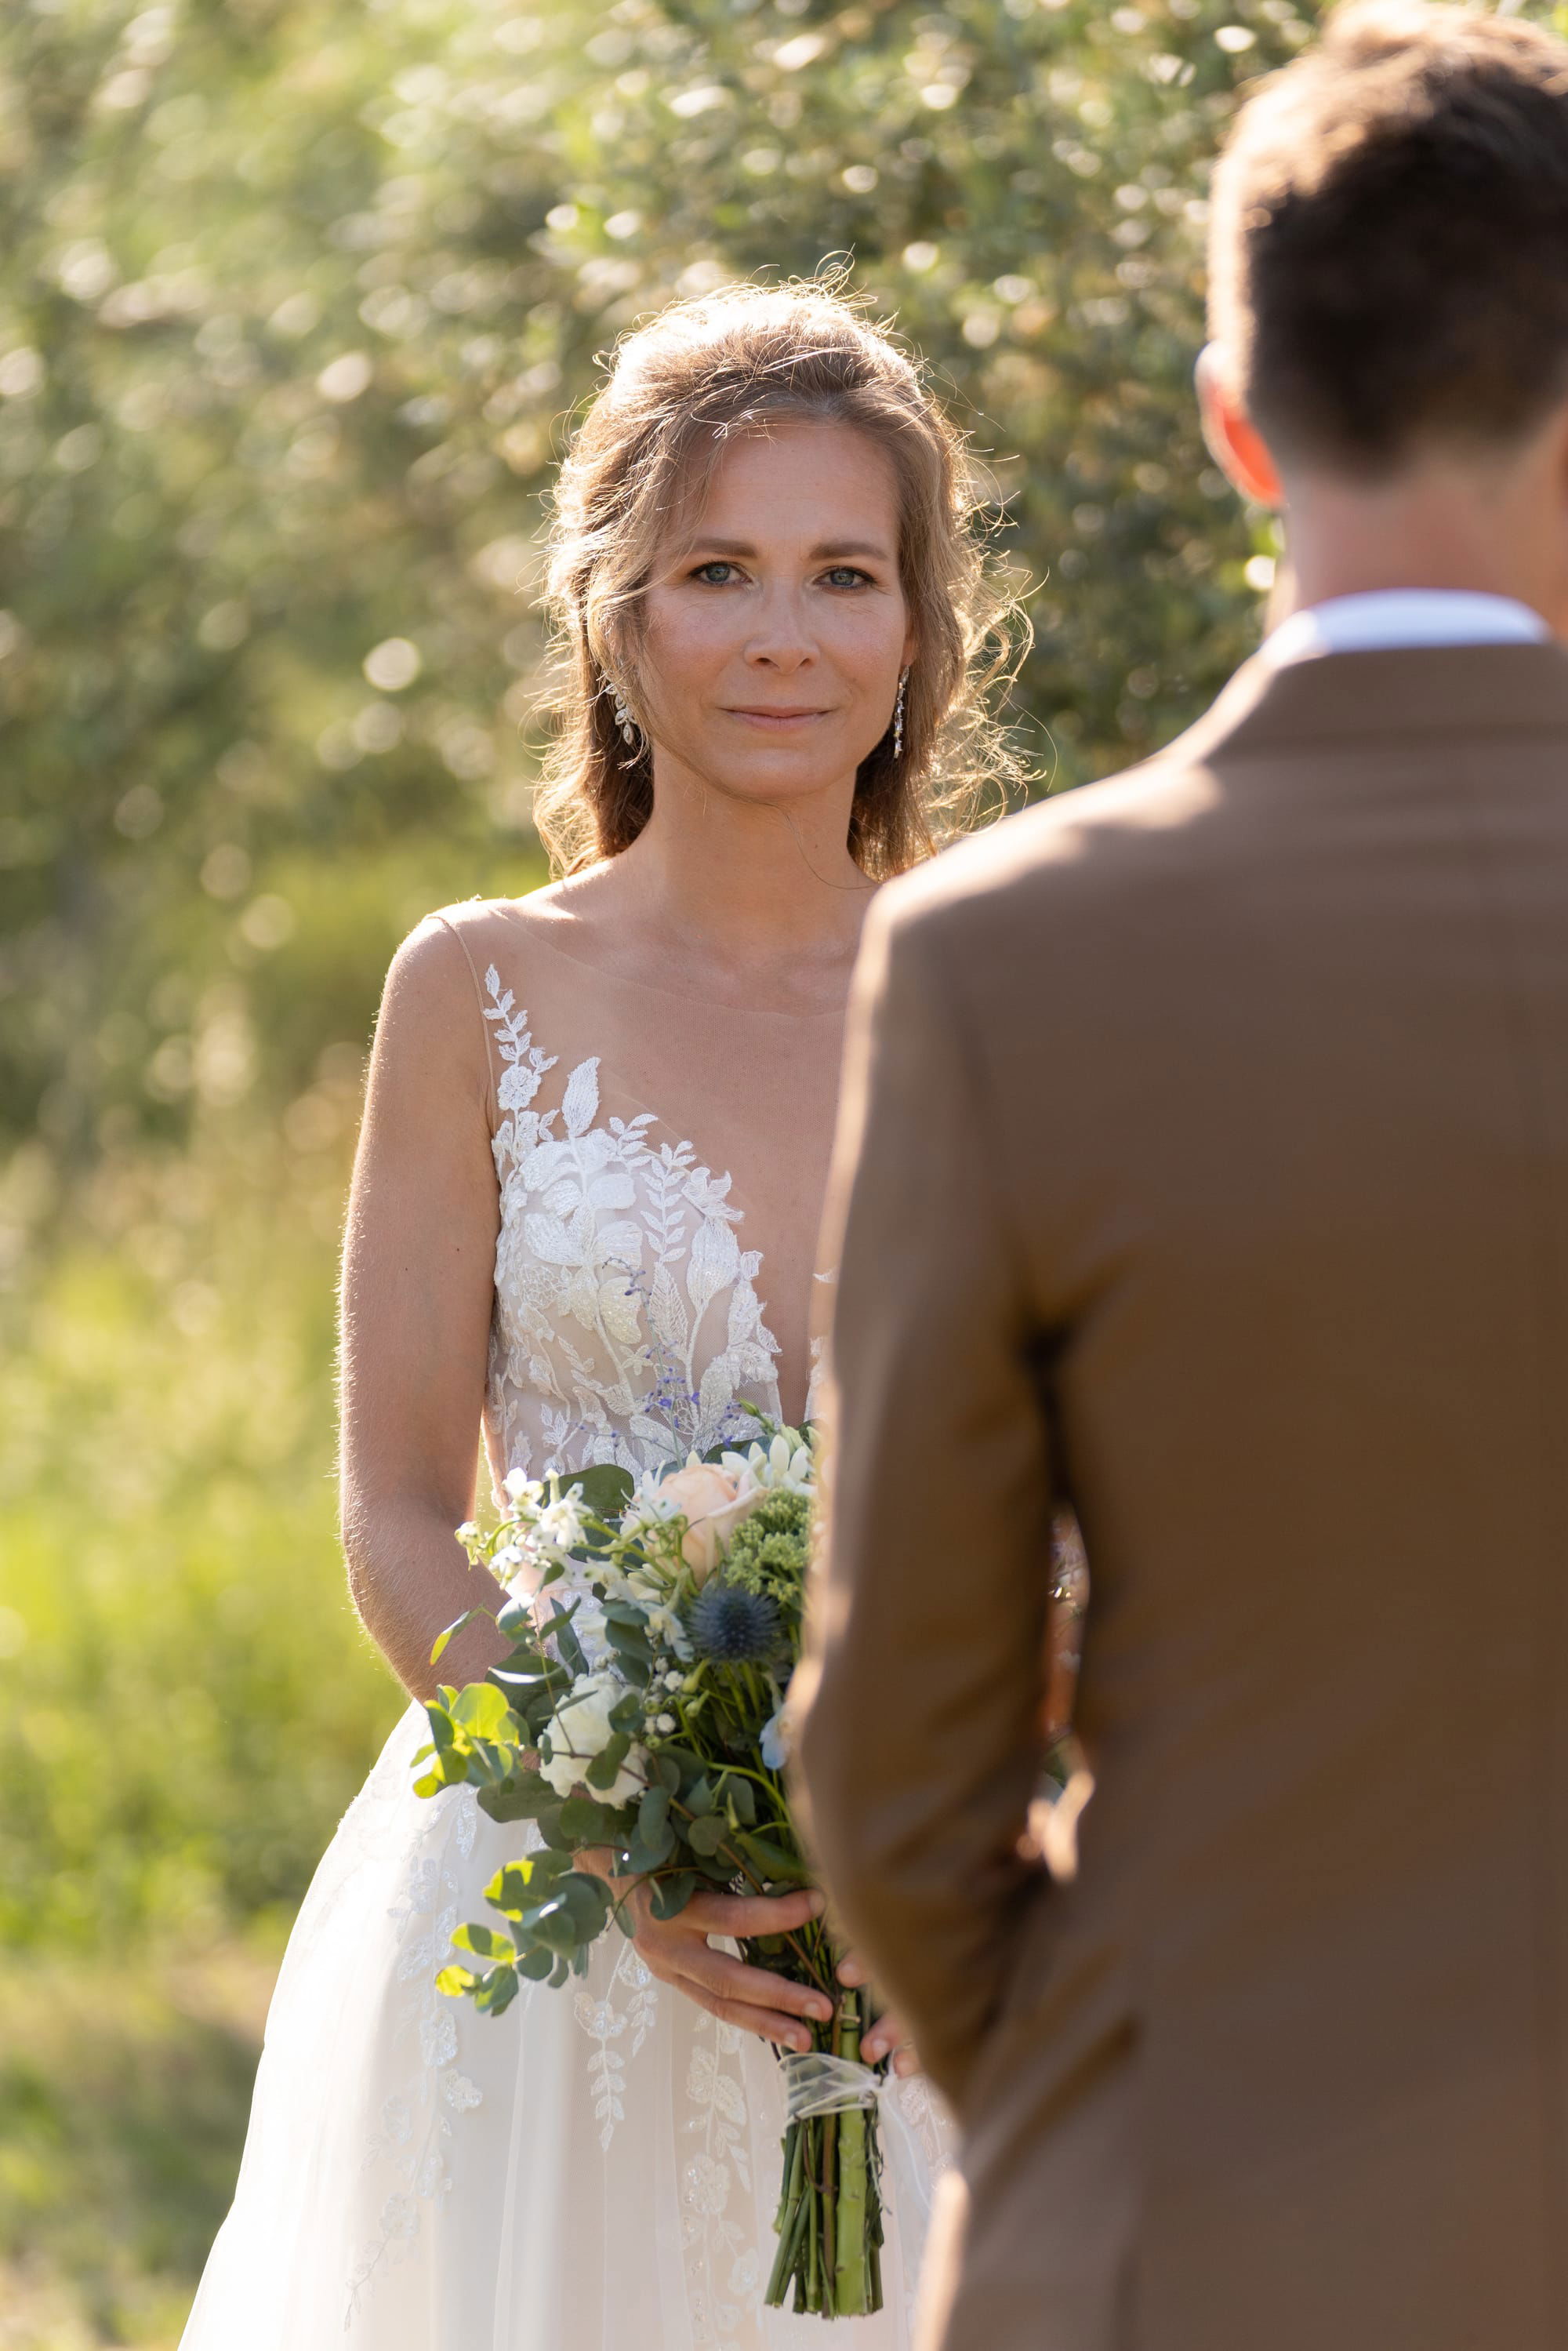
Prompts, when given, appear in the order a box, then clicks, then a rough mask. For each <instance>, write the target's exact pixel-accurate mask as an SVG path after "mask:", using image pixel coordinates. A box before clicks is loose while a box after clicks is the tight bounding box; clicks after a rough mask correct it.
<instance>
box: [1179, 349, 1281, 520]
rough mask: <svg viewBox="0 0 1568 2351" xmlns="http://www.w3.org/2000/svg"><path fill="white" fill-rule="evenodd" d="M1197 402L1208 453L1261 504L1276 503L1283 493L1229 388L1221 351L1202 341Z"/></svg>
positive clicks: (1253, 429) (1265, 449) (1266, 450)
mask: <svg viewBox="0 0 1568 2351" xmlns="http://www.w3.org/2000/svg"><path fill="white" fill-rule="evenodd" d="M1197 404H1198V409H1199V411H1200V413H1201V414H1202V417H1203V437H1204V439H1205V440H1206V441H1207V444H1208V451H1209V455H1210V456H1212V458H1213V459H1214V462H1215V464H1216V465H1218V467H1219V469H1220V471H1221V473H1222V474H1223V475H1225V477H1226V479H1227V481H1228V482H1229V483H1231V484H1232V486H1234V487H1235V488H1236V489H1238V490H1239V491H1240V493H1241V495H1242V496H1243V497H1244V498H1251V499H1252V500H1253V501H1254V503H1255V504H1256V505H1258V506H1260V507H1281V506H1283V504H1284V502H1285V494H1284V491H1283V490H1282V489H1281V486H1280V475H1279V473H1278V470H1277V468H1276V466H1275V464H1274V460H1273V458H1272V457H1271V456H1270V453H1269V446H1268V444H1267V443H1266V442H1265V440H1264V438H1263V436H1262V434H1260V432H1259V430H1258V427H1257V426H1256V425H1255V424H1254V423H1253V422H1252V419H1251V418H1250V417H1249V415H1248V413H1247V411H1246V409H1245V408H1244V407H1243V406H1242V404H1241V402H1240V401H1239V399H1238V398H1237V396H1236V394H1235V392H1232V390H1231V388H1230V379H1229V373H1228V368H1227V365H1226V355H1225V353H1224V352H1223V351H1222V350H1220V348H1219V346H1218V343H1207V344H1206V345H1205V346H1204V348H1203V350H1201V351H1199V353H1198V355H1197Z"/></svg>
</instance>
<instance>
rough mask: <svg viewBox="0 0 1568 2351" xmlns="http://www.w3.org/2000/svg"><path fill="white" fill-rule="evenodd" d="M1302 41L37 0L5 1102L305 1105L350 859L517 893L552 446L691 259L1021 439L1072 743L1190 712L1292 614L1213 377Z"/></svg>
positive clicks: (16, 597) (16, 6)
mask: <svg viewBox="0 0 1568 2351" xmlns="http://www.w3.org/2000/svg"><path fill="white" fill-rule="evenodd" d="M1307 29H1308V27H1307V24H1306V21H1305V20H1304V19H1303V17H1302V16H1300V15H1299V14H1298V13H1296V11H1295V9H1294V7H1293V6H1292V5H1291V0H1246V5H1244V6H1233V5H1230V0H1147V5H1125V6H1122V7H1117V8H1114V9H1113V10H1111V11H1110V12H1109V13H1107V12H1105V11H1104V10H1103V8H1102V7H1101V6H1100V5H1097V0H1096V4H1095V5H1091V0H1062V5H1046V0H949V5H947V6H946V7H944V8H934V7H927V6H920V5H909V0H857V5H849V6H831V5H820V0H773V5H760V0H616V5H611V6H608V7H597V6H593V5H584V0H533V5H519V0H155V4H154V5H145V6H137V5H133V0H12V5H10V6H8V7H7V8H6V9H5V11H4V12H0V548H3V552H0V610H3V611H4V614H5V618H4V619H3V620H0V713H3V719H0V939H3V942H4V944H3V946H0V1007H3V1008H4V1011H5V1018H4V1020H3V1022H0V1037H3V1040H4V1042H3V1044H0V1118H4V1119H5V1121H6V1122H7V1123H8V1124H9V1125H10V1127H11V1129H12V1131H13V1132H16V1131H18V1130H20V1129H21V1128H23V1127H25V1126H27V1125H30V1124H31V1123H32V1122H33V1120H34V1119H35V1117H37V1118H38V1119H39V1120H40V1121H41V1124H42V1130H43V1132H44V1134H46V1136H47V1139H48V1141H49V1143H50V1145H51V1148H52V1149H53V1150H54V1151H55V1152H56V1153H57V1155H60V1156H62V1157H63V1158H64V1159H66V1160H67V1161H68V1162H71V1163H74V1164H78V1165H80V1164H83V1163H85V1162H86V1161H88V1160H89V1159H90V1158H91V1157H92V1156H93V1155H95V1153H96V1152H98V1151H99V1149H101V1148H102V1147H103V1145H104V1144H106V1143H107V1144H110V1145H113V1146H118V1145H119V1144H122V1143H123V1142H124V1141H125V1140H126V1139H127V1138H128V1137H130V1136H131V1135H132V1134H139V1133H142V1132H152V1133H153V1134H179V1133H180V1132H181V1131H182V1129H183V1123H184V1120H185V1117H186V1115H187V1113H188V1112H189V1110H190V1108H191V1106H192V1104H193V1102H196V1101H204V1102H208V1103H211V1104H214V1105H216V1106H218V1107H220V1108H221V1107H224V1106H226V1105H229V1104H232V1103H234V1102H238V1101H241V1100H243V1099H245V1098H246V1097H247V1096H251V1097H254V1098H255V1099H256V1101H257V1102H266V1103H270V1104H275V1105H276V1104H278V1103H280V1102H282V1101H284V1100H287V1098H288V1096H289V1092H290V1090H291V1089H292V1090H294V1091H295V1092H298V1090H299V1089H300V1088H301V1087H302V1086H304V1085H306V1084H307V1083H308V1081H309V1079H310V1075H311V1070H312V1056H313V1054H314V1053H315V1052H317V1051H319V1049H320V1047H321V1046H322V1045H324V1044H327V1043H329V1042H331V1041H333V1040H335V1039H337V1038H340V1037H352V1036H355V1035H358V1034H361V1033H362V1027H363V1021H364V1018H365V1014H366V1011H367V1008H368V1001H369V996H368V991H369V989H370V988H371V987H372V986H373V977H372V975H371V972H369V971H366V970H356V971H355V972H353V973H352V974H348V973H343V972H340V971H338V970H336V969H334V970H333V971H331V972H330V973H329V975H327V977H328V978H329V987H330V991H331V992H330V994H329V997H327V998H322V997H320V996H319V995H318V994H317V993H315V992H314V991H313V989H312V987H311V981H312V979H313V978H314V977H315V975H314V974H312V973H311V972H310V971H309V970H308V965H309V963H310V961H311V959H312V956H313V954H314V950H312V949H311V947H310V945H309V940H308V929H307V925H308V908H307V906H306V905H305V904H302V903H301V899H302V896H303V897H304V898H309V897H311V896H312V895H314V896H315V897H316V898H317V899H326V900H327V901H330V899H331V896H332V894H333V893H334V892H335V891H336V889H338V888H339V887H340V886H342V885H343V884H344V883H345V882H346V881H350V879H351V877H354V876H356V875H359V874H362V873H364V872H372V873H373V872H374V870H375V868H376V865H377V862H378V860H379V859H380V857H381V856H382V853H383V852H385V851H386V850H387V849H388V848H389V847H391V846H392V845H394V844H395V845H396V847H397V848H398V850H399V852H400V854H401V855H402V859H403V861H404V862H407V861H408V857H409V852H410V850H411V846H412V844H413V843H415V842H417V841H421V840H428V841H432V842H438V843H439V844H440V845H441V850H442V852H443V854H444V857H445V859H446V861H447V862H450V857H451V854H452V852H455V851H456V850H459V849H465V850H466V852H467V854H468V858H469V870H470V871H471V872H473V873H474V875H475V877H476V878H475V882H474V885H473V886H481V885H482V884H484V883H487V881H488V878H489V870H490V863H491V861H492V860H493V858H494V854H495V851H496V847H497V843H499V842H504V841H506V840H507V838H514V839H520V838H522V837H524V836H525V835H526V828H527V823H528V804H529V798H528V776H529V772H530V747H529V742H528V712H529V707H530V702H531V698H532V692H533V683H534V677H535V673H536V669H537V664H538V654H539V634H538V623H537V621H536V619H535V617H534V615H533V614H532V612H531V611H530V609H529V602H528V588H529V586H530V585H531V584H532V581H533V579H534V576H535V573H534V543H535V538H536V534H537V530H538V524H539V521H540V517H541V504H542V500H543V499H544V497H545V496H546V495H547V493H548V487H549V469H550V465H551V461H552V457H553V455H555V454H556V453H557V452H558V451H559V447H560V445H561V441H562V436H563V434H564V431H565V428H566V423H567V421H568V419H569V418H570V413H571V412H572V410H573V409H574V407H575V406H576V404H577V403H578V402H580V400H581V398H582V397H583V395H584V394H585V393H586V392H588V391H589V390H590V389H591V385H592V382H593V381H594V360H595V355H596V354H597V353H598V352H600V351H601V350H603V349H604V347H605V346H606V344H607V343H608V342H609V341H610V340H612V339H613V337H614V335H615V334H616V333H617V332H618V331H619V330H620V329H622V328H623V327H625V326H626V325H628V324H629V323H630V322H631V321H632V320H633V319H636V318H637V317H639V316H640V315H642V314H643V313H644V312H646V311H647V310H649V309H650V308H653V307H654V306H655V305H657V304H658V303H660V302H662V301H663V300H664V299H665V298H667V297H669V296H670V295H672V294H674V293H691V292H694V291H698V290H701V289H704V288H706V287H711V286H714V285H716V284H717V283H719V282H721V281H722V280H724V279H726V278H727V277H732V276H734V275H735V274H737V273H749V272H754V271H772V272H786V273H788V272H795V271H799V272H805V273H809V272H810V271H812V270H814V269H815V268H816V267H818V266H819V265H820V264H821V261H822V260H823V258H824V256H829V255H832V254H844V255H850V256H852V257H853V264H854V277H855V282H856V283H857V284H858V285H859V286H861V287H863V288H864V289H865V290H866V291H867V292H869V293H870V294H871V295H872V297H873V299H874V300H875V301H876V302H877V303H878V305H879V306H881V307H883V308H886V309H889V310H892V311H894V312H896V314H897V316H898V318H899V320H900V322H901V324H902V325H903V327H904V329H905V330H906V331H907V332H908V334H909V335H910V336H911V337H912V339H913V340H915V343H916V344H917V345H918V346H919V347H920V348H921V349H923V350H925V352H926V353H927V354H928V355H929V357H930V359H931V361H932V363H933V366H934V369H935V371H936V376H937V379H938V381H939V382H940V383H942V384H943V385H945V386H946V388H947V390H948V391H949V392H950V394H951V396H952V398H953V399H954V401H955V402H956V405H957V407H958V409H959V412H960V413H961V414H963V415H964V416H965V417H966V418H967V420H968V421H969V422H970V423H972V424H973V426H974V429H975V432H976V435H977V441H978V443H979V444H980V446H981V447H982V448H983V449H984V450H985V451H986V452H987V453H988V455H989V456H990V457H991V459H992V461H993V465H994V473H995V480H996V486H997V496H998V522H999V523H1000V524H1001V526H1002V539H1003V544H1004V545H1005V546H1006V547H1007V548H1008V549H1009V552H1010V553H1011V554H1012V555H1013V556H1014V557H1015V558H1016V559H1017V560H1018V562H1019V565H1020V566H1021V567H1022V568H1023V569H1025V570H1026V571H1027V572H1028V574H1029V575H1030V578H1031V579H1032V580H1033V581H1034V582H1035V583H1036V585H1037V593H1036V594H1035V596H1034V598H1033V605H1032V609H1033V613H1034V619H1035V622H1036V626H1037V629H1038V631H1039V643H1038V648H1037V652H1036V653H1035V656H1034V658H1033V660H1032V661H1031V663H1030V667H1029V670H1028V674H1027V676H1026V679H1025V682H1024V686H1023V690H1022V694H1021V697H1020V713H1021V714H1022V715H1026V716H1028V717H1029V718H1030V721H1032V725H1031V726H1030V729H1029V730H1028V732H1027V747H1028V749H1029V750H1030V756H1031V758H1032V760H1033V764H1034V765H1035V767H1036V768H1037V769H1038V771H1039V774H1040V778H1041V781H1042V782H1049V781H1055V782H1058V783H1061V782H1071V781H1074V780H1076V779H1078V778H1081V777H1082V775H1084V774H1086V773H1090V772H1092V771H1095V770H1101V769H1104V768H1108V767H1112V766H1114V765H1117V764H1120V763H1121V762H1122V761H1124V759H1125V758H1127V757H1128V756H1129V755H1130V754H1135V753H1137V752H1139V751H1141V750H1143V749H1145V748H1146V747H1149V746H1150V745H1151V744H1152V743H1155V742H1156V741H1158V740H1160V739H1163V738H1164V737H1166V736H1168V735H1169V734H1171V733H1172V732H1174V731H1175V730H1176V728H1177V726H1179V725H1180V724H1181V723H1183V722H1184V721H1185V720H1186V717H1187V716H1190V715H1191V714H1192V713H1193V712H1194V711H1195V710H1196V709H1197V707H1198V706H1199V705H1201V704H1202V703H1203V702H1204V701H1205V700H1206V699H1207V697H1208V696H1209V695H1210V694H1211V692H1212V691H1213V689H1214V687H1215V686H1216V685H1217V684H1218V681H1219V680H1220V679H1221V678H1222V677H1223V675H1224V674H1225V673H1226V672H1227V671H1228V669H1229V668H1230V667H1231V666H1232V665H1233V664H1234V663H1235V661H1236V660H1237V658H1238V657H1239V655H1240V654H1241V653H1243V652H1244V651H1245V650H1246V648H1247V646H1248V644H1249V641H1250V637H1251V634H1252V632H1253V630H1254V627H1255V601H1256V600H1255V598H1254V597H1253V596H1252V595H1251V594H1250V593H1249V591H1248V590H1247V589H1246V587H1245V585H1244V582H1243V580H1242V576H1241V575H1242V566H1243V563H1244V562H1245V560H1246V559H1247V558H1248V556H1249V553H1250V552H1252V551H1254V550H1253V542H1252V538H1251V537H1250V536H1249V529H1248V528H1247V526H1246V525H1245V523H1244V521H1243V519H1242V517H1240V516H1239V513H1238V511H1237V509H1236V507H1235V505H1234V502H1233V501H1231V500H1230V499H1229V498H1228V495H1227V494H1226V493H1225V491H1224V488H1223V485H1222V484H1221V483H1220V482H1219V480H1218V476H1217V475H1215V474H1214V473H1213V471H1212V470H1211V469H1210V468H1209V466H1208V465H1207V460H1206V458H1205V455H1204V453H1203V450H1202V447H1201V444H1200V443H1199V440H1198V436H1197V426H1196V420H1195V416H1194V413H1193V404H1192V400H1191V394H1190V369H1191V361H1192V356H1193V351H1194V349H1195V346H1196V343H1197V340H1198V335H1199V324H1200V256H1201V245H1202V226H1203V213H1204V185H1205V174H1206V169H1207V162H1208V158H1209V155H1210V153H1211V151H1212V149H1213V147H1214V144H1215V142H1216V140H1217V138H1218V134H1219V132H1220V131H1221V129H1222V127H1223V123H1224V120H1225V118H1226V115H1227V113H1228V109H1229V107H1230V104H1231V98H1232V90H1233V87H1234V85H1235V83H1236V81H1237V80H1238V78H1239V77H1243V76H1246V75H1249V74H1251V73H1252V72H1254V71H1255V70H1257V69H1258V68H1260V67H1264V66H1268V65H1270V64H1271V63H1274V62H1276V61H1278V60H1280V59H1282V58H1284V57H1288V56H1289V55H1290V54H1291V51H1292V50H1293V49H1294V47H1297V46H1298V45H1299V44H1300V43H1301V40H1302V39H1304V38H1305V37H1306V34H1307ZM389 646H390V648H391V650H390V651H389V650H386V648H388V647H389ZM377 648H382V649H383V650H382V653H381V655H380V658H379V659H378V658H377V657H376V652H377ZM367 662H368V672H367ZM307 1005H308V1011H304V1010H302V1008H303V1007H305V1006H307ZM286 1006H287V1008H288V1009H287V1011H286V1010H285V1007H286Z"/></svg>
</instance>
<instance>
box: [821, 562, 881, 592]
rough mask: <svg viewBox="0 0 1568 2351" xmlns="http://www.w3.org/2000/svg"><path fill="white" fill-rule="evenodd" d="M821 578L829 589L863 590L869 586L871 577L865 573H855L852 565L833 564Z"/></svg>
mask: <svg viewBox="0 0 1568 2351" xmlns="http://www.w3.org/2000/svg"><path fill="white" fill-rule="evenodd" d="M823 577H824V578H825V579H826V580H827V582H828V585H829V587H830V588H863V587H865V586H867V585H868V584H869V581H870V578H871V575H870V573H869V572H866V571H857V570H856V569H855V568H854V565H853V564H852V563H835V564H834V566H833V568H832V569H831V571H829V572H825V573H824V574H823Z"/></svg>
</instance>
